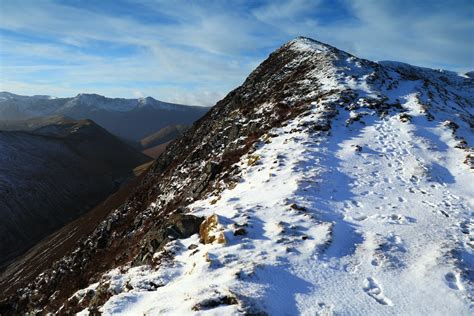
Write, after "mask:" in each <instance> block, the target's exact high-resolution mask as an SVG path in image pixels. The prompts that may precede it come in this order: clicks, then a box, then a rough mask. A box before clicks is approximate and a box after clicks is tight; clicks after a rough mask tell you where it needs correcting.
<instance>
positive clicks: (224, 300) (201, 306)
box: [192, 295, 239, 312]
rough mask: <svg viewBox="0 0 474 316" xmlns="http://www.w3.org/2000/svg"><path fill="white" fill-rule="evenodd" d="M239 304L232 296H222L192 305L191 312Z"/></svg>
mask: <svg viewBox="0 0 474 316" xmlns="http://www.w3.org/2000/svg"><path fill="white" fill-rule="evenodd" d="M238 303H239V302H238V301H237V298H236V297H235V296H233V295H224V296H219V297H216V298H209V299H206V300H204V301H201V302H199V303H197V304H196V305H194V306H193V307H192V310H193V311H195V312H197V311H202V310H206V309H211V308H215V307H217V306H220V305H236V304H238Z"/></svg>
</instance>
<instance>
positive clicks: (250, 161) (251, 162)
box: [247, 155, 260, 167]
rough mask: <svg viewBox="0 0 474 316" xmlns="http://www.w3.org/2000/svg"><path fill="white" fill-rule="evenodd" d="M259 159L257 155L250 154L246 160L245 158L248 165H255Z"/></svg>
mask: <svg viewBox="0 0 474 316" xmlns="http://www.w3.org/2000/svg"><path fill="white" fill-rule="evenodd" d="M259 160H260V156H259V155H250V156H249V158H248V160H247V165H248V166H249V167H251V166H255V165H256V164H257V163H258V161H259Z"/></svg>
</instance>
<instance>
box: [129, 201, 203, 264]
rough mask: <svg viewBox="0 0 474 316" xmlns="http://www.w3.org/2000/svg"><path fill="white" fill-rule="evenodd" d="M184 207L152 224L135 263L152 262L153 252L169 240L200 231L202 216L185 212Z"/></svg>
mask: <svg viewBox="0 0 474 316" xmlns="http://www.w3.org/2000/svg"><path fill="white" fill-rule="evenodd" d="M184 211H185V210H184V209H178V210H176V211H175V212H174V213H172V214H171V215H169V216H168V217H167V218H166V219H165V220H164V221H161V222H158V223H156V224H154V225H153V226H152V227H151V228H150V229H149V230H148V232H147V233H146V234H145V236H144V238H143V241H142V243H141V244H142V247H141V250H140V253H139V255H138V256H137V258H136V259H135V261H134V263H135V264H144V263H149V262H152V258H153V254H154V253H155V252H157V251H159V250H162V249H163V247H164V246H165V245H166V244H167V243H168V242H169V241H171V240H175V239H180V238H188V237H189V236H191V235H194V234H197V233H199V232H200V226H202V223H203V220H204V219H203V218H202V217H197V216H194V215H190V214H185V213H184Z"/></svg>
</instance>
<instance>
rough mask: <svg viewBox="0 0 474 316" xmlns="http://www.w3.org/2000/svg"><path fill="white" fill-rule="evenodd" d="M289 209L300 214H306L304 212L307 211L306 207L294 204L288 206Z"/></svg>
mask: <svg viewBox="0 0 474 316" xmlns="http://www.w3.org/2000/svg"><path fill="white" fill-rule="evenodd" d="M290 207H291V208H292V209H294V210H297V211H302V212H306V211H307V209H306V207H304V206H299V205H298V204H296V203H292V204H290Z"/></svg>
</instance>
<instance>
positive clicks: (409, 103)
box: [26, 38, 474, 315]
mask: <svg viewBox="0 0 474 316" xmlns="http://www.w3.org/2000/svg"><path fill="white" fill-rule="evenodd" d="M433 72H435V73H436V71H435V70H433ZM435 73H432V72H431V71H428V70H419V69H418V68H417V67H414V66H400V65H396V64H394V63H392V64H390V65H384V64H383V63H375V62H371V61H368V60H363V59H359V58H357V57H355V56H352V55H350V54H348V53H345V52H343V51H340V50H337V49H335V48H331V47H330V46H327V45H325V44H322V43H318V42H316V41H312V40H310V39H304V38H299V39H296V40H294V41H292V42H289V43H287V44H285V45H284V46H282V48H280V49H279V50H277V51H276V52H275V53H273V54H271V55H270V57H269V58H268V59H267V60H266V61H265V62H263V63H262V64H261V65H260V66H259V67H258V68H257V69H256V70H255V71H254V72H253V73H252V74H251V75H250V76H249V78H248V79H247V80H246V82H245V83H244V84H243V85H242V86H241V87H239V88H237V89H236V90H234V91H233V92H231V93H230V94H229V95H228V97H226V98H225V99H224V100H223V101H221V102H220V103H219V104H218V105H216V107H214V108H213V109H212V110H211V112H210V114H209V115H208V116H207V117H206V118H205V119H204V120H203V121H201V122H200V124H198V125H196V126H194V127H193V128H191V130H190V131H189V133H188V134H187V135H185V137H183V139H182V140H180V141H178V142H176V143H173V145H172V146H171V147H170V148H169V149H168V151H167V152H165V153H164V156H162V159H159V160H158V163H157V166H156V168H155V169H154V171H152V172H151V173H150V174H149V179H157V180H155V181H156V182H154V183H153V191H151V190H150V191H148V192H146V193H147V195H146V196H148V197H149V196H150V195H152V194H154V192H159V193H157V194H156V195H155V198H154V200H153V202H152V203H151V204H149V205H146V206H145V208H146V209H144V210H143V211H140V213H139V214H137V215H136V216H134V224H133V225H134V226H133V227H130V229H129V230H128V231H126V236H141V237H140V242H139V245H138V246H137V245H134V246H136V247H138V249H140V251H139V252H138V254H137V255H136V258H134V259H133V260H131V261H130V262H127V263H125V264H123V265H120V266H113V269H111V270H109V271H104V273H103V274H102V277H100V278H98V279H97V278H95V279H94V280H93V282H90V283H92V284H90V285H89V286H88V287H87V288H85V289H81V290H79V289H78V290H79V291H78V292H76V293H75V294H73V295H72V296H71V297H70V300H69V301H68V302H66V303H65V304H64V305H63V306H62V310H61V311H67V309H68V308H70V306H71V304H72V305H73V304H76V305H75V307H76V308H77V307H78V306H80V307H81V308H82V309H83V310H82V313H84V314H86V313H88V312H89V310H88V308H91V310H94V309H99V311H101V312H102V313H103V314H105V315H114V314H124V315H136V314H147V315H160V314H171V315H182V314H186V315H187V314H195V315H202V314H209V315H222V314H225V315H227V314H230V315H240V314H246V313H250V314H269V315H280V314H286V315H297V314H302V315H331V314H355V315H358V314H360V315H394V314H396V315H420V314H421V315H423V314H429V315H444V314H456V315H471V314H472V308H473V305H472V302H473V289H474V287H473V279H474V278H473V274H472V271H474V269H473V266H474V260H473V258H474V252H473V240H474V235H473V231H472V227H473V222H472V215H473V213H472V209H474V205H473V204H474V195H473V192H472V183H474V173H473V172H472V171H473V170H474V152H473V151H472V144H473V143H474V135H473V133H472V127H471V126H472V125H471V124H472V121H473V114H472V113H473V106H474V105H473V103H472V98H471V96H470V94H469V93H466V91H471V89H472V87H473V83H472V80H470V79H469V78H466V77H459V78H456V79H455V80H454V79H452V80H451V79H448V80H447V81H446V80H444V79H442V78H441V77H440V76H438V75H436V74H435ZM449 76H450V75H449ZM459 87H466V89H461V88H459ZM273 118H275V119H274V120H273ZM214 124H215V125H214ZM207 126H212V127H213V128H209V129H208V128H207ZM193 135H199V137H200V138H193V137H192V136H193ZM255 135H258V138H256V139H255V137H256V136H255ZM186 140H187V141H186ZM249 143H250V145H252V146H248V147H245V146H246V145H248V144H249ZM234 145H236V146H235V147H234ZM245 148H247V149H246V150H244V149H245ZM230 149H232V150H230ZM229 151H230V154H229ZM178 154H179V155H181V156H180V160H177V161H173V163H174V164H173V167H169V166H170V165H169V164H167V160H166V157H168V156H167V155H170V156H173V157H177V156H176V155H178ZM235 155H238V156H237V161H234V163H233V164H231V165H226V163H228V162H229V159H230V158H229V156H231V157H234V156H235ZM161 167H162V169H160V168H161ZM168 167H169V169H168ZM160 170H162V171H163V170H166V173H165V172H162V173H160V172H161V171H160ZM153 177H155V178H153ZM210 179H212V180H210ZM149 181H150V180H149ZM197 192H203V193H202V195H200V194H201V193H197ZM177 201H179V202H181V203H180V204H179V203H178V204H175V203H176V202H177ZM135 202H136V201H135ZM147 204H148V203H147ZM176 205H180V206H182V207H183V208H184V209H185V210H187V212H188V213H189V214H191V215H195V216H203V217H206V218H215V217H214V216H213V215H217V218H218V224H216V227H217V228H216V230H217V233H219V234H221V236H224V237H225V238H223V239H224V240H225V242H224V243H222V242H210V243H209V242H205V241H204V240H203V238H202V235H201V238H200V237H199V236H198V234H194V235H192V236H191V237H188V238H183V239H175V240H173V241H171V242H169V243H168V244H167V245H166V246H165V247H164V249H161V248H159V247H154V246H153V243H154V242H156V240H155V239H153V238H154V237H153V236H154V234H158V232H161V231H158V232H157V231H153V230H152V229H150V230H149V231H148V232H150V233H151V236H152V237H150V236H149V235H147V230H148V229H149V227H150V226H151V225H152V223H155V222H157V221H158V222H159V221H160V220H162V219H163V218H167V216H169V215H170V214H173V213H172V212H173V211H174V210H175V208H176ZM127 207H128V205H127ZM130 209H132V210H133V207H130ZM127 212H131V211H130V210H128V211H127V208H126V207H124V208H120V209H117V210H116V211H114V212H113V214H111V215H110V216H109V218H108V219H107V220H106V221H104V222H103V223H102V224H101V226H100V227H98V228H97V231H96V232H97V233H96V235H94V236H102V235H101V232H103V231H104V230H105V229H104V227H108V226H111V227H112V228H111V233H110V235H112V236H115V235H114V234H117V236H123V235H125V233H124V232H120V233H122V234H123V235H120V234H119V232H116V231H114V228H113V223H114V221H119V218H120V216H124V215H123V214H124V213H125V214H127ZM166 212H170V213H166ZM132 214H134V213H132ZM134 215H135V214H134ZM147 221H148V222H147ZM109 223H112V224H109ZM118 223H119V224H120V221H119V222H118ZM140 223H147V224H148V225H147V224H142V225H140ZM117 225H118V224H117ZM200 233H201V232H200ZM134 234H135V235H134ZM109 241H110V243H111V244H113V243H114V239H113V238H112V239H111V240H109ZM88 242H89V243H91V244H93V243H94V240H90V241H88ZM91 249H92V250H95V248H91ZM81 250H83V249H81ZM86 253H87V252H86ZM92 253H93V252H92ZM71 257H72V256H71ZM150 258H151V259H150ZM70 261H72V259H70V258H68V257H66V259H64V260H63V261H62V262H61V263H62V264H64V265H65V266H66V267H68V266H67V265H66V263H67V262H70ZM64 262H66V263H64ZM55 273H58V272H57V271H54V273H52V272H51V273H49V274H48V277H49V276H51V275H53V276H54V275H55ZM54 290H56V289H53V290H52V293H54ZM26 293H27V292H26ZM104 293H105V294H106V295H104ZM104 296H105V297H107V298H106V299H105V300H101V298H103V297H104ZM68 304H69V305H68Z"/></svg>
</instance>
